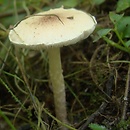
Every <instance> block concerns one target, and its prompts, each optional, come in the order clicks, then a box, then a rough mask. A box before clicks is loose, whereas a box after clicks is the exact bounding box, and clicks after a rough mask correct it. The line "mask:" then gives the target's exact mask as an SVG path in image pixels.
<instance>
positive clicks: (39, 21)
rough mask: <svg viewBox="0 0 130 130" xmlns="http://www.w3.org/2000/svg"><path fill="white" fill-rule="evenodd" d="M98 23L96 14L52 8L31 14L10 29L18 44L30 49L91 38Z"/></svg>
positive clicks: (13, 41)
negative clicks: (94, 15)
mask: <svg viewBox="0 0 130 130" xmlns="http://www.w3.org/2000/svg"><path fill="white" fill-rule="evenodd" d="M96 24H97V22H96V20H95V18H94V17H93V16H91V15H90V14H87V13H85V12H83V11H79V10H76V9H74V8H71V9H64V8H57V9H51V10H49V11H46V12H41V13H38V14H35V15H32V16H30V17H27V18H25V19H23V20H22V21H20V22H19V23H18V24H16V25H15V26H14V28H12V29H11V30H10V32H9V39H10V41H11V42H12V43H14V44H15V45H19V46H21V47H27V48H33V49H38V48H48V47H49V46H57V47H61V46H67V45H70V44H75V43H77V42H78V41H80V40H82V39H85V38H87V37H88V36H89V35H90V34H91V33H92V32H93V30H94V29H95V26H96Z"/></svg>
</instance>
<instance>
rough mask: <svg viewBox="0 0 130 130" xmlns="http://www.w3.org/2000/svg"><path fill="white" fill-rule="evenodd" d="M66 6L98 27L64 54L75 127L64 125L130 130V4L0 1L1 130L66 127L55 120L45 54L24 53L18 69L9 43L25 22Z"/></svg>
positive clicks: (125, 0)
mask: <svg viewBox="0 0 130 130" xmlns="http://www.w3.org/2000/svg"><path fill="white" fill-rule="evenodd" d="M62 5H64V7H65V8H71V7H74V8H77V9H81V10H84V11H87V12H89V13H91V14H92V15H94V16H95V17H96V19H97V22H98V25H97V28H96V30H95V32H94V33H93V34H92V35H91V36H90V37H89V38H87V39H85V40H84V41H82V42H81V43H78V44H76V45H71V46H69V47H63V48H61V58H62V66H63V70H64V76H65V83H66V93H67V95H66V98H67V108H68V120H69V122H70V124H71V125H66V124H63V125H64V126H66V127H68V129H70V130H76V129H78V130H89V129H91V130H109V129H112V130H122V129H123V130H127V129H130V118H129V113H130V102H129V101H130V95H129V89H130V88H129V86H130V85H129V83H130V22H129V21H130V16H129V14H130V10H129V9H130V0H118V1H113V0H109V1H108V0H37V1H36V0H0V120H1V122H0V129H1V130H5V129H7V130H16V129H17V130H21V129H23V130H24V129H25V128H26V129H27V128H28V129H29V128H31V129H33V130H58V129H59V126H58V125H57V124H58V123H59V124H60V123H61V124H62V122H60V121H59V120H57V119H56V118H55V114H54V103H53V94H52V91H51V84H50V82H49V75H48V57H47V54H46V52H44V51H33V50H28V49H20V53H19V61H20V63H19V62H18V60H17V58H16V56H15V48H14V46H13V45H12V44H11V43H10V41H9V39H8V32H9V30H10V28H12V27H13V25H14V24H15V23H17V22H18V21H20V20H22V19H23V18H24V17H25V16H28V15H31V14H33V13H37V12H40V11H45V10H48V9H50V8H56V7H61V6H62ZM79 26H80V25H79ZM93 41H94V42H93ZM43 59H44V60H43Z"/></svg>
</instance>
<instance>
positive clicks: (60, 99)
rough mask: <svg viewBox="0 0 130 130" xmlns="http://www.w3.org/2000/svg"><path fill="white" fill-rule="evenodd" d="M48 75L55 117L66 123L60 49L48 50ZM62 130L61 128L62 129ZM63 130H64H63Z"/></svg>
mask: <svg viewBox="0 0 130 130" xmlns="http://www.w3.org/2000/svg"><path fill="white" fill-rule="evenodd" d="M48 57H49V73H50V80H51V83H52V90H53V94H54V104H55V113H56V117H57V118H58V119H59V120H60V121H61V122H63V123H67V111H66V94H65V84H64V77H63V74H62V72H63V71H62V66H61V57H60V48H58V47H52V48H48ZM62 130H63V128H62ZM64 130H65V129H64Z"/></svg>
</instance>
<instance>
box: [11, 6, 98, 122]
mask: <svg viewBox="0 0 130 130" xmlns="http://www.w3.org/2000/svg"><path fill="white" fill-rule="evenodd" d="M96 24H97V22H96V20H95V18H94V17H93V16H91V15H90V14H88V13H85V12H83V11H80V10H77V9H74V8H71V9H64V8H63V7H61V8H57V9H51V10H49V11H46V12H41V13H37V14H34V15H31V16H29V17H26V18H25V19H23V20H22V21H20V22H18V23H17V24H16V25H14V27H13V28H12V29H11V30H10V32H9V40H10V41H11V42H12V43H14V44H15V45H17V46H19V47H23V48H31V49H37V50H39V49H46V50H47V52H48V59H49V73H50V80H51V83H52V87H53V89H52V90H53V94H54V104H55V113H56V117H57V118H58V119H59V120H60V121H62V122H64V123H67V112H66V98H65V84H64V77H63V74H62V72H63V71H62V67H61V57H60V47H62V46H67V45H71V44H75V43H77V42H79V41H81V40H83V39H85V38H87V37H88V36H89V35H90V34H91V33H92V32H93V31H94V29H95V26H96Z"/></svg>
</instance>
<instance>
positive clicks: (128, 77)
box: [121, 64, 130, 120]
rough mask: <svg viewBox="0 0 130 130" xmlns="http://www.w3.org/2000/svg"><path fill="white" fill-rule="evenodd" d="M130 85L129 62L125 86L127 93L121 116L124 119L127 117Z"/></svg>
mask: <svg viewBox="0 0 130 130" xmlns="http://www.w3.org/2000/svg"><path fill="white" fill-rule="evenodd" d="M129 87H130V64H129V68H128V73H127V80H126V88H125V93H124V105H123V110H122V117H121V119H122V120H125V119H126V111H127V106H128V94H129Z"/></svg>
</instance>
